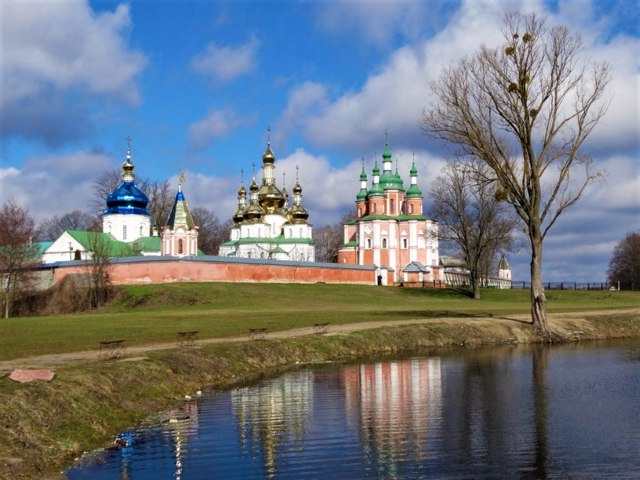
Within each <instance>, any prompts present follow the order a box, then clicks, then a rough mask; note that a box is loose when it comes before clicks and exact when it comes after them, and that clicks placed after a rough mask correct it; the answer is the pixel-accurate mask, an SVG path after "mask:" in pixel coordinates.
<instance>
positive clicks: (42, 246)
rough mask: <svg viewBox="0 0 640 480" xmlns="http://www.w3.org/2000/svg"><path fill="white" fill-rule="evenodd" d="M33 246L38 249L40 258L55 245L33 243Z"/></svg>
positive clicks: (50, 243)
mask: <svg viewBox="0 0 640 480" xmlns="http://www.w3.org/2000/svg"><path fill="white" fill-rule="evenodd" d="M33 245H35V246H36V247H38V256H40V257H41V256H42V255H44V252H45V251H46V250H47V248H49V247H50V246H51V245H53V242H33Z"/></svg>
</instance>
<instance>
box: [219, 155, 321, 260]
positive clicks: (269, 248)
mask: <svg viewBox="0 0 640 480" xmlns="http://www.w3.org/2000/svg"><path fill="white" fill-rule="evenodd" d="M262 163H263V165H262V185H261V186H258V184H257V183H256V181H255V178H254V179H253V180H252V182H251V186H250V197H249V203H247V191H246V190H245V188H244V185H241V187H240V190H239V191H238V209H237V210H236V213H235V214H234V216H233V221H234V224H233V226H232V227H231V231H230V240H229V241H228V242H225V243H223V244H222V245H221V246H220V250H219V255H221V256H224V257H242V258H265V259H274V260H292V261H302V262H313V261H315V245H314V243H313V237H312V235H313V229H312V226H311V225H310V224H309V222H308V218H309V214H308V213H307V211H306V210H305V208H304V207H303V206H302V187H301V186H300V183H299V182H298V181H297V180H296V185H295V186H294V188H293V205H291V207H289V204H288V199H289V196H288V194H287V191H286V189H284V188H283V189H282V190H280V189H278V188H277V187H276V185H275V180H274V178H275V176H274V170H275V156H274V155H273V152H272V151H271V147H270V146H269V145H268V144H267V149H266V151H265V153H264V155H263V157H262Z"/></svg>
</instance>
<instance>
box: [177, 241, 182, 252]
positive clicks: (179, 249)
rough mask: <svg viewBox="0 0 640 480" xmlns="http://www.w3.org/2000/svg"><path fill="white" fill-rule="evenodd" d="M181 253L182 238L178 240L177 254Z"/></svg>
mask: <svg viewBox="0 0 640 480" xmlns="http://www.w3.org/2000/svg"><path fill="white" fill-rule="evenodd" d="M181 253H182V239H179V240H178V255H180V254H181Z"/></svg>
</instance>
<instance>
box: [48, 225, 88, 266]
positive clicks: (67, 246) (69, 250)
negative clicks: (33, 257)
mask: <svg viewBox="0 0 640 480" xmlns="http://www.w3.org/2000/svg"><path fill="white" fill-rule="evenodd" d="M89 259H91V254H90V253H89V252H87V250H86V249H85V247H84V245H82V244H81V243H80V242H79V241H78V240H76V239H75V238H73V237H72V236H71V235H70V234H69V233H68V232H64V233H63V234H62V235H60V236H59V237H58V239H57V240H55V241H54V242H53V243H52V244H51V245H50V246H49V247H48V248H47V249H46V250H45V252H44V254H43V255H42V263H56V262H68V261H71V260H89Z"/></svg>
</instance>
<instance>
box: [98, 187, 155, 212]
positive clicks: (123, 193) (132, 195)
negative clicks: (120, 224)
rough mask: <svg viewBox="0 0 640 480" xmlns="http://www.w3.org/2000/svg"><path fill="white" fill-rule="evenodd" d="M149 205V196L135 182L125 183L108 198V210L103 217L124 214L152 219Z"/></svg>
mask: <svg viewBox="0 0 640 480" xmlns="http://www.w3.org/2000/svg"><path fill="white" fill-rule="evenodd" d="M148 203H149V199H148V198H147V196H146V195H145V194H144V193H142V191H141V190H140V189H139V188H138V187H136V186H135V184H134V183H133V182H128V181H124V182H122V183H121V184H120V186H119V187H118V188H116V189H115V190H114V191H113V192H111V193H110V194H109V196H108V197H107V209H106V210H105V211H104V212H103V215H106V214H109V213H123V214H136V215H146V216H148V217H150V216H151V214H150V213H149V212H148V211H147V204H148Z"/></svg>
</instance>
